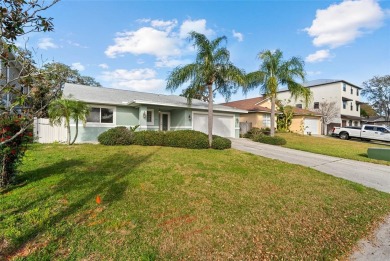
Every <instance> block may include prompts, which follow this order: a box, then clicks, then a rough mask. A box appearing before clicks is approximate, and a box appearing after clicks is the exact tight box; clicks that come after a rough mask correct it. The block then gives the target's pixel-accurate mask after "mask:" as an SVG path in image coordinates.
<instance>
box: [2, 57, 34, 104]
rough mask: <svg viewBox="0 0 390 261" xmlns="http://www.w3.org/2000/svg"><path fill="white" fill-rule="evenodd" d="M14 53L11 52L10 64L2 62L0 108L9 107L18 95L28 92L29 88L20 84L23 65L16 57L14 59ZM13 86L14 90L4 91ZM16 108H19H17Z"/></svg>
mask: <svg viewBox="0 0 390 261" xmlns="http://www.w3.org/2000/svg"><path fill="white" fill-rule="evenodd" d="M14 58H15V57H14V54H12V53H10V54H9V60H10V61H9V64H7V65H5V64H4V63H2V62H0V72H1V76H0V108H2V107H3V108H6V109H8V108H9V107H10V106H11V104H12V103H13V102H14V101H15V98H16V97H17V95H19V94H21V93H23V94H28V93H29V91H30V90H29V89H28V88H24V87H23V86H21V85H20V84H19V81H18V79H19V77H20V73H21V70H22V66H21V65H20V64H19V62H18V61H16V59H14ZM6 86H13V87H14V91H11V92H9V91H4V87H6ZM15 109H19V107H18V108H15Z"/></svg>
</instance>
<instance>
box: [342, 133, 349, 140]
mask: <svg viewBox="0 0 390 261" xmlns="http://www.w3.org/2000/svg"><path fill="white" fill-rule="evenodd" d="M340 139H342V140H349V135H348V133H346V132H342V133H340Z"/></svg>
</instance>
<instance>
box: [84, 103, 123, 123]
mask: <svg viewBox="0 0 390 261" xmlns="http://www.w3.org/2000/svg"><path fill="white" fill-rule="evenodd" d="M89 107H90V108H91V109H92V108H99V109H100V121H102V119H101V117H102V115H101V109H110V110H112V117H113V119H112V121H113V122H112V123H104V122H103V123H102V122H88V121H87V122H86V126H87V127H101V126H116V107H113V106H101V105H94V104H91V105H89Z"/></svg>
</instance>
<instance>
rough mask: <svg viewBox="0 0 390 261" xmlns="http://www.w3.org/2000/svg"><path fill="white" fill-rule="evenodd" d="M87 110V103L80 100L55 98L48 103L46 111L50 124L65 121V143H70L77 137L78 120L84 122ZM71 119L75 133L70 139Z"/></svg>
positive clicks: (59, 123) (58, 123)
mask: <svg viewBox="0 0 390 261" xmlns="http://www.w3.org/2000/svg"><path fill="white" fill-rule="evenodd" d="M89 110H90V109H89V107H88V105H87V104H86V103H84V102H82V101H76V100H72V99H57V100H53V101H52V102H51V103H50V105H49V109H48V113H49V118H50V123H51V124H55V125H61V124H62V121H63V120H64V121H65V127H66V128H67V132H68V135H67V136H68V137H67V144H68V145H72V144H74V143H75V141H76V139H77V135H78V130H79V128H78V125H79V121H82V122H84V123H85V122H86V120H87V116H88V114H89ZM71 119H72V120H74V122H75V124H76V133H75V136H74V138H73V140H72V141H71V132H70V120H71Z"/></svg>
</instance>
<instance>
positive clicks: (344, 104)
mask: <svg viewBox="0 0 390 261" xmlns="http://www.w3.org/2000/svg"><path fill="white" fill-rule="evenodd" d="M346 108H347V102H346V101H343V109H346Z"/></svg>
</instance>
